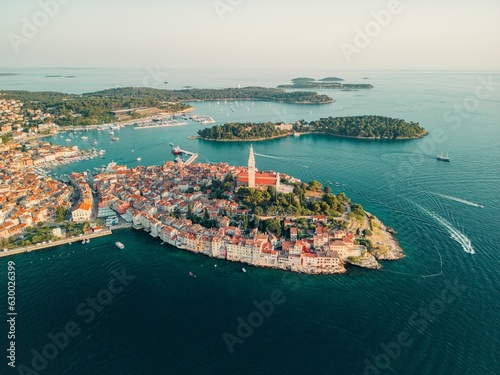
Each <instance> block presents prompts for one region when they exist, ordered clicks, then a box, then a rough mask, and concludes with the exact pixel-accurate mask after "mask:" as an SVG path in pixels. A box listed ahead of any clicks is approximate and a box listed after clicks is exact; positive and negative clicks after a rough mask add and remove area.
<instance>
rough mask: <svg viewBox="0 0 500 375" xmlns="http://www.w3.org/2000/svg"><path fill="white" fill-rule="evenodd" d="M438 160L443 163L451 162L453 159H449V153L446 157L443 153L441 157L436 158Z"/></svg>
mask: <svg viewBox="0 0 500 375" xmlns="http://www.w3.org/2000/svg"><path fill="white" fill-rule="evenodd" d="M436 159H437V160H441V161H450V160H451V159H450V158H449V157H448V153H446V156H444V155H443V153H442V152H441V155H438V156H437V157H436Z"/></svg>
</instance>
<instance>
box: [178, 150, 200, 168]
mask: <svg viewBox="0 0 500 375" xmlns="http://www.w3.org/2000/svg"><path fill="white" fill-rule="evenodd" d="M180 152H181V153H183V154H184V155H190V156H189V158H188V160H186V161H183V162H182V165H190V164H192V163H193V162H194V161H195V160H196V159H197V158H198V154H197V153H195V152H191V151H186V150H180Z"/></svg>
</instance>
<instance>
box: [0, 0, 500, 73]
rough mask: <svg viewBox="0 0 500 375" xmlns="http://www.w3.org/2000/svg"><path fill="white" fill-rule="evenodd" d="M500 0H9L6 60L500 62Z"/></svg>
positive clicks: (63, 63)
mask: <svg viewBox="0 0 500 375" xmlns="http://www.w3.org/2000/svg"><path fill="white" fill-rule="evenodd" d="M498 20H500V1H499V0H476V1H470V0H437V1H436V0H399V1H398V0H386V1H379V0H369V1H368V0H356V1H353V0H302V1H299V0H136V1H132V0H23V1H19V0H17V1H16V0H2V1H1V3H0V67H16V68H20V67H145V66H158V65H160V66H162V67H168V68H187V69H189V68H193V69H195V68H225V67H232V68H234V67H239V68H244V69H284V68H287V69H296V68H304V67H307V68H310V69H353V70H356V69H380V70H385V69H388V70H389V69H401V70H500V49H499V48H498V45H497V43H498V40H500V22H499V21H498Z"/></svg>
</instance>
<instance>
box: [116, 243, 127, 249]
mask: <svg viewBox="0 0 500 375" xmlns="http://www.w3.org/2000/svg"><path fill="white" fill-rule="evenodd" d="M115 245H116V247H117V248H119V249H120V250H123V249H124V248H125V245H124V244H122V243H121V242H118V241H117V242H115Z"/></svg>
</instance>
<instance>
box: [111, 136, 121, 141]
mask: <svg viewBox="0 0 500 375" xmlns="http://www.w3.org/2000/svg"><path fill="white" fill-rule="evenodd" d="M111 140H112V141H119V140H120V138H118V137H111Z"/></svg>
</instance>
